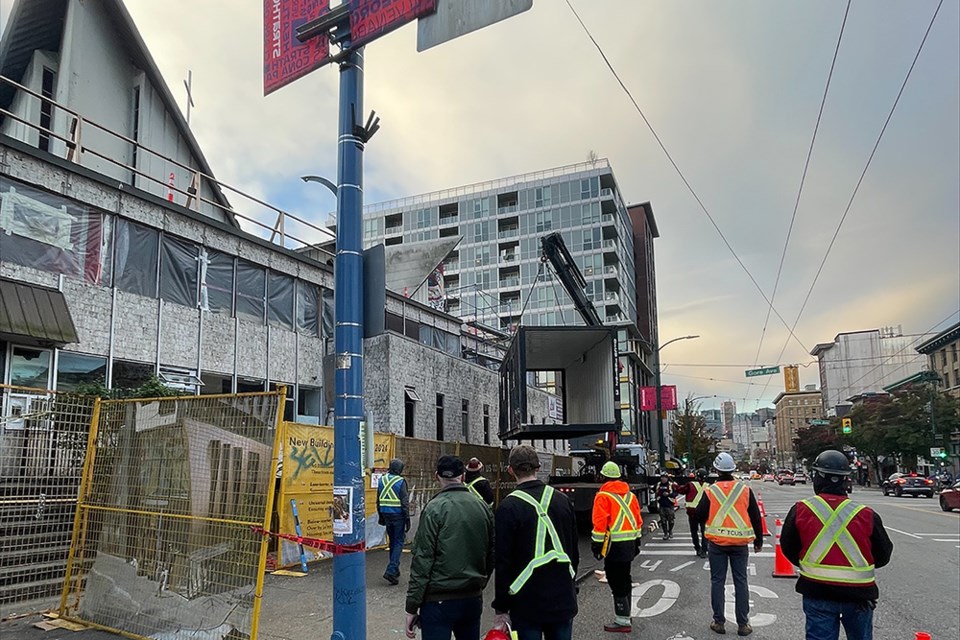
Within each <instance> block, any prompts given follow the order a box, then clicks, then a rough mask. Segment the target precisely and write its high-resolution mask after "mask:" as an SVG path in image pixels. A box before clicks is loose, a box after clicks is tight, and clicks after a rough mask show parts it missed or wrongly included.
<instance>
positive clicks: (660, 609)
mask: <svg viewBox="0 0 960 640" xmlns="http://www.w3.org/2000/svg"><path fill="white" fill-rule="evenodd" d="M658 586H662V587H663V595H661V596H660V598H659V599H658V600H657V601H656V602H654V603H653V604H652V605H650V606H649V607H643V608H641V607H640V599H641V598H642V597H643V595H644V594H645V593H646V592H647V591H649V590H650V589H652V588H653V587H658ZM630 595H631V600H632V601H633V606H632V607H631V611H630V617H631V618H652V617H653V616H657V615H660V614H661V613H664V612H666V611H667V610H668V609H669V608H670V607H672V606H673V603H674V602H676V601H677V598H679V597H680V585H678V584H677V583H676V582H674V581H672V580H648V581H647V582H644V583H643V584H641V585H640V586H638V587H634V588H633V591H632V592H631V594H630Z"/></svg>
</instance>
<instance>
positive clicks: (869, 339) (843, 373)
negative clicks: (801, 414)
mask: <svg viewBox="0 0 960 640" xmlns="http://www.w3.org/2000/svg"><path fill="white" fill-rule="evenodd" d="M915 342H916V341H915V340H913V339H911V338H908V337H905V336H904V335H903V333H902V331H901V330H900V328H899V327H896V328H894V327H885V328H883V329H871V330H869V331H852V332H847V333H839V334H837V336H836V337H835V338H834V339H833V342H826V343H821V344H818V345H817V346H815V347H814V348H813V350H812V351H811V352H810V355H812V356H815V357H816V358H817V360H818V361H819V367H820V392H821V393H822V394H823V409H824V412H825V413H826V415H828V416H835V415H837V407H838V406H839V405H849V404H850V402H849V401H848V400H849V398H851V397H853V396H856V395H860V394H862V393H880V392H882V391H883V388H884V387H885V386H887V385H889V384H892V383H894V382H897V381H898V380H903V379H904V378H906V377H908V376H911V375H913V374H914V373H918V372H920V371H922V370H923V368H924V365H925V364H926V358H925V357H924V356H923V355H920V354H918V353H917V352H916V351H915V350H914V348H913V345H914V344H915Z"/></svg>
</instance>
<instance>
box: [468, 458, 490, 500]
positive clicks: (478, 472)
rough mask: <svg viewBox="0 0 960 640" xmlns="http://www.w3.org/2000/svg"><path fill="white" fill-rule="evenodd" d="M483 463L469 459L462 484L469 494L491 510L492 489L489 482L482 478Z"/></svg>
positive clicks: (476, 459) (477, 459)
mask: <svg viewBox="0 0 960 640" xmlns="http://www.w3.org/2000/svg"><path fill="white" fill-rule="evenodd" d="M482 474H483V463H482V462H480V459H479V458H470V460H469V461H468V462H467V475H466V476H465V479H464V482H465V483H466V485H467V488H468V489H470V493H472V494H473V495H475V496H477V497H478V498H480V499H481V500H483V501H484V502H486V503H487V504H488V505H489V506H490V508H493V488H492V487H491V486H490V481H489V480H487V479H486V478H484V477H483V475H482Z"/></svg>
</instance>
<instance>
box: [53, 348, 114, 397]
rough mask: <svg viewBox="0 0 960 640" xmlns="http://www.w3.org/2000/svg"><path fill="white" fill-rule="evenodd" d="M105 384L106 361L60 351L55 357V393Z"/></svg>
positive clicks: (97, 357)
mask: <svg viewBox="0 0 960 640" xmlns="http://www.w3.org/2000/svg"><path fill="white" fill-rule="evenodd" d="M95 384H101V385H104V386H106V384H107V359H106V358H101V357H99V356H86V355H82V354H79V353H70V352H69V351H61V352H60V354H59V356H58V357H57V391H76V390H77V389H78V388H80V386H81V385H95Z"/></svg>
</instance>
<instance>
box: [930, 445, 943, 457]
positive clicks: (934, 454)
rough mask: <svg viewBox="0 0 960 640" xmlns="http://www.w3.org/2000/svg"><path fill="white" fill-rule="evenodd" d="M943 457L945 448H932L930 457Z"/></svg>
mask: <svg viewBox="0 0 960 640" xmlns="http://www.w3.org/2000/svg"><path fill="white" fill-rule="evenodd" d="M942 455H943V448H942V447H930V457H931V458H939V457H940V456H942Z"/></svg>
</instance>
